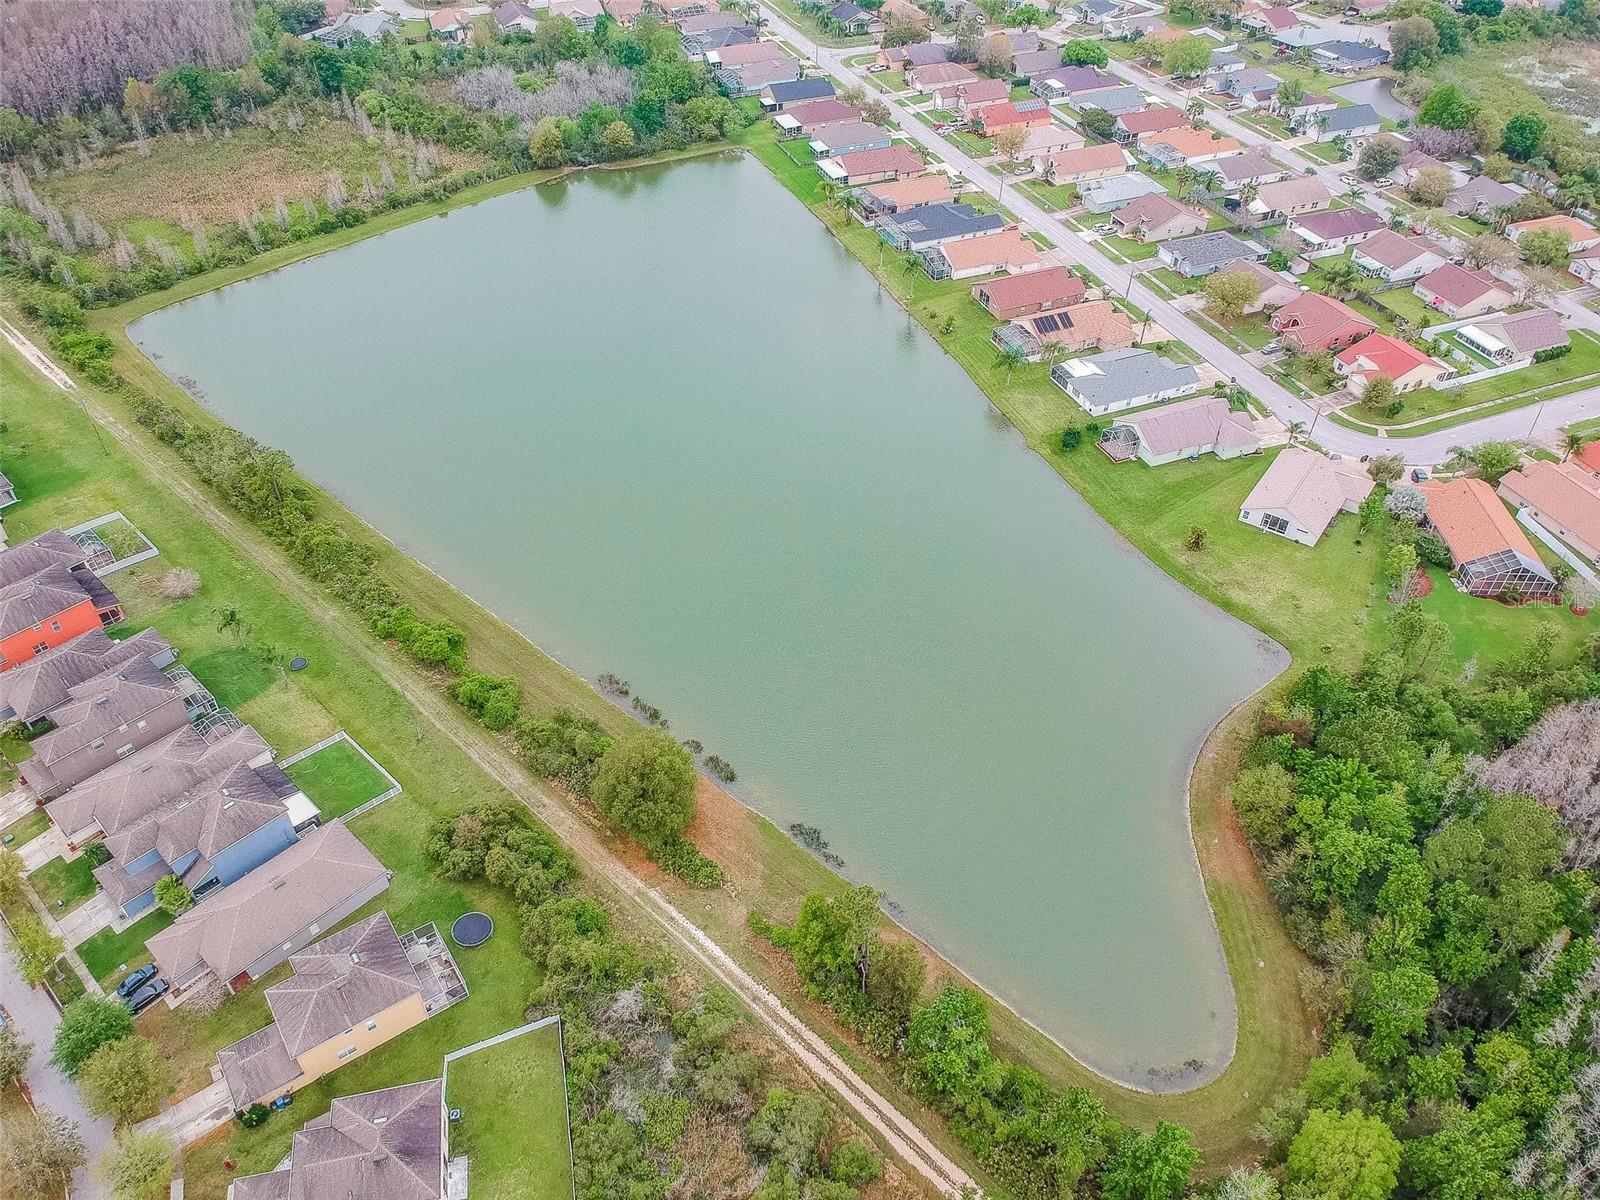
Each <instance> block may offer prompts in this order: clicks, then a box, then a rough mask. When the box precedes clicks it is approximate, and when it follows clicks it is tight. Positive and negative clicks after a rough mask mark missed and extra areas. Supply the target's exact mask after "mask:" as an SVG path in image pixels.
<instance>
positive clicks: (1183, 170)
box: [1175, 163, 1194, 196]
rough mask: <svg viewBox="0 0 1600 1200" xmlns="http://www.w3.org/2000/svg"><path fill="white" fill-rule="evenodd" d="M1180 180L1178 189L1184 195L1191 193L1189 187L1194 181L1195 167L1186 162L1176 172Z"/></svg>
mask: <svg viewBox="0 0 1600 1200" xmlns="http://www.w3.org/2000/svg"><path fill="white" fill-rule="evenodd" d="M1175 174H1176V176H1177V180H1178V190H1179V191H1180V192H1182V193H1183V194H1184V195H1186V196H1187V195H1188V194H1189V188H1190V186H1191V185H1192V184H1193V183H1194V168H1193V167H1191V166H1190V165H1189V164H1188V163H1184V164H1183V165H1182V166H1181V167H1179V168H1178V169H1177V171H1176V172H1175Z"/></svg>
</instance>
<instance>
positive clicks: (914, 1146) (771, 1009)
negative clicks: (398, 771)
mask: <svg viewBox="0 0 1600 1200" xmlns="http://www.w3.org/2000/svg"><path fill="white" fill-rule="evenodd" d="M0 334H3V335H4V336H5V339H6V340H7V341H8V342H9V343H11V345H12V346H14V347H15V348H16V349H17V351H18V352H19V353H21V354H22V355H23V357H24V358H26V359H27V360H28V361H29V362H30V363H31V364H33V365H34V366H35V367H36V368H38V370H39V371H40V372H41V373H42V374H44V375H45V377H46V378H48V379H49V380H50V381H51V382H52V383H54V384H55V385H56V386H57V387H59V388H61V389H62V390H63V391H65V392H69V393H71V394H72V395H73V396H74V398H76V399H77V400H78V401H79V403H80V404H82V405H83V406H84V409H85V411H87V412H88V413H90V415H91V416H92V417H93V418H94V420H95V422H96V423H97V424H99V425H100V427H101V428H102V429H104V430H105V431H106V432H107V433H109V434H110V435H111V436H112V437H113V438H115V439H116V441H117V442H118V443H119V444H120V445H121V446H122V448H123V449H124V450H125V451H126V452H127V453H128V454H129V455H130V456H131V457H133V458H134V459H136V460H137V461H138V462H139V463H140V464H141V465H142V466H143V467H145V468H146V469H147V470H148V471H150V472H151V474H152V475H154V476H156V477H157V478H160V479H162V480H163V481H164V482H165V483H166V484H167V485H168V486H169V487H170V488H171V489H172V490H173V491H174V492H175V493H177V494H178V495H179V496H181V497H182V498H183V499H184V500H185V501H186V502H187V503H189V504H190V505H192V506H193V507H194V509H195V510H196V511H197V512H199V513H200V514H202V515H203V516H204V517H205V518H206V519H207V520H209V521H210V522H211V523H212V524H213V525H214V526H215V527H216V528H217V529H218V530H219V531H220V532H221V533H222V534H223V535H224V536H225V537H226V538H228V540H229V541H231V542H233V543H234V545H236V546H237V547H239V548H240V549H241V550H244V551H245V552H246V553H248V554H249V556H250V558H251V559H252V560H253V561H254V562H255V563H256V565H257V566H258V567H259V568H260V569H261V570H262V571H264V572H265V573H266V574H267V575H268V576H270V577H271V578H272V579H273V581H274V582H275V583H276V584H277V585H278V586H279V587H280V588H281V589H282V591H283V592H284V593H285V594H287V595H292V596H294V597H295V598H296V599H297V600H298V601H300V603H302V604H303V605H304V606H305V607H306V608H307V609H308V610H310V611H312V612H314V613H316V614H317V616H319V617H320V618H321V619H322V620H323V622H324V623H325V624H326V625H328V626H329V627H330V629H332V630H333V632H334V633H335V634H336V635H337V636H338V638H339V639H340V640H341V641H342V642H344V643H345V645H347V646H348V647H349V648H350V649H351V651H353V652H354V653H356V654H358V655H360V656H361V658H363V659H364V660H365V661H366V662H368V663H369V664H370V665H371V666H372V668H373V669H374V670H375V671H377V672H378V674H379V675H381V676H382V677H383V678H384V680H385V681H386V682H388V683H389V684H390V685H391V686H392V687H394V688H395V690H396V691H398V692H400V693H401V694H402V695H404V696H405V697H406V698H407V699H408V700H410V701H411V703H412V705H413V706H414V707H415V708H416V709H417V711H418V712H420V713H422V714H423V715H424V716H426V717H427V718H428V720H429V721H430V722H432V723H433V725H434V726H435V727H436V728H437V729H438V730H439V732H440V733H442V734H443V735H444V736H445V737H447V738H449V739H450V740H451V741H452V742H453V743H455V745H456V746H457V747H459V748H460V749H461V750H462V751H463V752H464V753H466V754H467V755H468V756H469V757H471V759H472V760H473V761H474V762H475V763H476V764H477V765H478V766H479V767H480V768H482V770H483V771H484V772H485V773H486V774H488V775H489V776H490V777H491V778H493V779H495V780H496V781H497V782H499V783H500V784H501V785H502V786H503V787H504V788H505V789H506V790H507V791H509V792H510V793H511V794H512V795H514V796H516V797H517V798H518V799H520V800H521V801H522V802H523V803H524V804H526V805H527V806H528V807H529V808H530V809H531V810H532V811H533V812H534V814H535V815H537V816H538V817H539V819H540V820H541V821H543V822H545V824H547V825H548V826H549V827H550V828H551V829H552V830H553V831H554V832H555V834H556V836H558V837H559V838H560V839H561V840H562V842H564V843H565V844H566V846H567V847H568V848H569V849H571V850H572V852H573V853H574V854H576V855H577V856H578V857H579V858H580V859H582V860H583V862H584V864H585V865H586V866H587V867H588V868H589V869H590V870H591V871H592V872H594V873H595V874H597V875H599V876H602V877H604V878H605V879H606V880H607V881H608V882H609V883H610V884H611V885H612V886H613V887H614V888H616V890H617V891H618V892H619V893H620V894H621V895H622V896H624V897H625V898H627V899H628V900H629V901H631V902H632V903H633V904H634V905H636V906H637V907H638V908H639V909H640V910H641V911H642V912H643V913H644V915H645V916H647V917H648V918H649V919H650V920H651V921H652V922H653V923H654V924H655V925H656V926H657V927H658V928H660V929H661V930H662V931H663V932H664V933H665V934H666V935H667V936H668V937H669V938H671V939H672V941H673V942H675V943H676V944H677V945H678V947H679V948H680V949H681V950H682V952H683V953H685V954H686V955H688V956H689V957H690V958H691V959H693V960H694V961H695V962H697V963H699V964H700V966H701V967H702V968H703V969H704V970H705V971H707V972H708V973H709V974H710V975H711V976H712V977H713V978H715V979H716V980H717V981H718V982H720V983H721V984H722V985H723V986H725V987H727V988H728V989H729V990H730V991H732V992H734V993H735V994H737V995H738V996H739V997H740V998H741V999H742V1000H743V1001H744V1002H745V1004H746V1005H747V1006H748V1007H749V1008H750V1010H751V1011H752V1012H753V1013H754V1014H755V1016H756V1019H757V1020H759V1021H760V1022H761V1023H762V1025H764V1026H765V1027H766V1028H767V1029H768V1030H769V1031H770V1032H771V1033H772V1034H773V1036H775V1037H776V1038H777V1039H778V1040H779V1041H780V1042H782V1043H783V1045H784V1046H785V1047H786V1048H787V1049H788V1050H789V1051H790V1052H791V1053H792V1054H793V1055H794V1056H795V1057H796V1058H797V1059H799V1060H800V1062H801V1063H802V1064H804V1066H805V1067H806V1069H807V1070H809V1071H810V1072H811V1073H812V1074H813V1075H815V1076H816V1077H817V1079H818V1080H819V1081H821V1082H822V1083H823V1084H824V1085H826V1086H827V1087H828V1088H830V1089H831V1090H832V1091H833V1092H834V1093H835V1094H837V1095H838V1096H839V1098H840V1099H841V1100H843V1101H844V1103H846V1104H848V1105H849V1106H850V1107H851V1108H852V1109H853V1110H855V1112H856V1113H857V1115H858V1116H859V1117H860V1118H861V1120H863V1121H864V1122H866V1123H867V1124H868V1125H869V1126H871V1128H872V1129H873V1130H875V1131H876V1132H877V1133H878V1134H879V1136H881V1137H882V1138H883V1139H884V1141H885V1143H886V1144H887V1145H888V1146H889V1148H890V1149H891V1150H892V1151H893V1152H894V1154H895V1155H896V1157H898V1158H899V1159H900V1160H901V1161H902V1162H904V1163H905V1164H906V1166H907V1167H909V1168H910V1169H911V1170H912V1171H914V1172H915V1173H916V1174H917V1175H920V1176H921V1177H922V1178H923V1179H925V1180H927V1181H928V1182H929V1183H930V1184H932V1185H933V1186H934V1187H935V1188H937V1189H938V1190H939V1191H940V1192H941V1193H943V1194H945V1195H958V1194H960V1193H961V1192H962V1190H963V1189H969V1188H970V1189H974V1190H975V1189H976V1183H975V1182H974V1180H973V1179H972V1177H971V1176H970V1175H968V1174H967V1173H966V1172H965V1171H963V1170H962V1169H961V1168H960V1167H959V1166H958V1165H956V1164H955V1163H954V1162H952V1161H951V1160H950V1159H949V1158H948V1157H946V1155H945V1154H944V1152H943V1151H942V1150H940V1149H939V1147H938V1146H937V1145H935V1144H934V1143H933V1141H932V1140H931V1139H929V1138H928V1137H927V1136H926V1135H925V1134H924V1133H923V1132H922V1130H920V1129H919V1128H917V1126H916V1124H915V1122H913V1121H912V1120H911V1119H910V1118H908V1117H907V1116H905V1114H904V1113H902V1112H900V1110H899V1109H897V1108H896V1107H895V1106H894V1105H893V1104H891V1103H890V1102H889V1101H888V1100H886V1099H885V1098H884V1097H883V1096H881V1095H880V1094H879V1093H878V1092H877V1091H876V1090H875V1089H873V1088H872V1087H871V1086H870V1085H869V1084H868V1083H867V1082H866V1081H865V1080H864V1079H862V1078H861V1076H860V1075H858V1074H857V1073H856V1072H855V1070H854V1069H853V1068H851V1067H850V1065H849V1064H848V1063H846V1062H845V1061H844V1060H843V1059H842V1058H841V1057H840V1056H839V1055H838V1054H837V1053H836V1052H835V1051H834V1049H833V1048H832V1047H831V1046H830V1045H828V1043H827V1041H826V1040H825V1039H824V1038H823V1037H822V1036H821V1035H820V1034H818V1033H816V1032H815V1031H814V1030H812V1029H811V1028H810V1027H809V1026H808V1025H806V1023H805V1022H804V1021H803V1020H802V1019H801V1018H800V1017H798V1016H796V1015H795V1014H794V1013H792V1012H790V1011H789V1009H788V1008H786V1007H785V1006H784V1004H783V1002H782V1001H781V1000H779V999H778V997H777V996H775V995H773V993H772V992H770V991H769V990H768V989H767V988H765V987H763V986H762V985H761V984H760V983H759V982H757V981H756V980H755V979H754V978H753V977H752V976H751V975H750V974H749V973H748V972H746V971H745V970H744V968H743V967H741V966H739V964H738V963H736V962H735V961H734V960H733V959H732V958H731V957H729V956H728V954H727V953H726V952H725V951H724V950H723V949H722V948H721V947H720V946H718V945H717V944H716V943H715V942H713V941H712V940H711V938H710V937H709V936H707V935H706V934H705V933H704V932H702V931H701V930H700V929H698V928H697V927H696V926H695V925H694V924H693V923H692V922H691V921H689V919H688V918H687V917H685V916H684V915H683V914H682V913H680V912H679V911H678V910H677V909H676V908H674V907H673V906H672V905H671V904H670V903H668V902H667V901H666V899H664V898H663V897H662V896H661V894H660V893H659V892H657V891H656V890H655V889H653V888H651V887H649V886H648V885H646V884H645V883H644V882H643V881H642V880H640V879H638V878H637V877H636V876H635V875H634V874H633V873H632V871H630V870H629V869H628V868H627V867H626V866H625V865H623V864H622V863H621V862H620V861H619V860H618V859H617V858H616V856H615V855H613V854H612V853H611V851H610V850H609V849H607V848H606V847H605V846H604V845H602V844H601V842H600V841H599V839H598V838H597V837H596V835H595V833H594V831H593V830H592V829H590V828H589V827H588V826H587V825H586V824H584V822H583V821H582V820H580V819H579V818H578V817H577V816H576V815H575V814H574V813H572V812H571V811H570V810H569V809H567V808H566V807H565V806H564V805H563V804H561V803H560V801H559V800H557V799H556V798H555V797H554V796H552V795H551V794H550V793H549V792H548V791H547V790H546V789H545V788H544V787H542V786H541V785H539V784H537V783H535V782H534V781H533V780H532V779H530V778H529V777H528V775H527V773H526V771H525V770H524V769H523V768H522V766H521V765H520V764H519V763H517V762H516V761H515V760H514V759H513V758H511V756H510V755H509V754H507V753H506V752H505V751H503V750H501V749H500V748H499V747H498V746H496V745H494V744H492V743H488V742H486V741H485V740H484V739H482V738H480V737H478V736H477V735H476V734H475V733H473V732H472V731H471V730H470V729H467V728H465V727H464V726H463V718H462V717H461V716H460V715H459V713H458V712H457V711H456V710H455V709H454V708H453V707H452V706H450V705H449V704H448V703H447V702H446V701H445V700H443V699H442V698H441V697H440V696H439V695H437V694H436V693H435V692H434V691H432V690H431V689H430V688H428V687H426V686H423V685H421V684H419V682H418V680H416V679H415V678H413V677H412V675H411V673H410V672H409V671H408V670H407V669H405V668H404V667H402V666H400V665H399V664H397V663H396V662H394V661H393V660H392V659H391V658H390V657H389V656H388V655H387V654H385V653H384V652H382V650H381V649H380V648H379V646H378V645H377V643H375V642H373V641H372V639H370V638H368V637H365V636H361V635H358V634H356V633H353V632H352V631H351V629H350V627H349V622H348V619H347V617H346V616H345V614H344V612H343V610H342V609H339V608H337V607H335V606H334V605H333V603H332V602H331V601H329V600H328V599H327V597H326V596H324V595H322V594H321V593H320V592H318V591H316V590H315V589H313V588H312V587H311V586H310V585H309V584H307V583H306V582H305V581H304V580H303V579H302V578H301V577H300V575H299V574H298V573H296V572H295V571H294V570H293V569H292V568H290V567H289V566H287V565H286V564H285V563H284V562H283V561H282V558H281V556H280V553H279V551H278V549H277V548H276V547H275V546H272V545H271V544H270V543H268V542H267V541H266V540H265V539H264V538H262V537H261V536H260V535H259V534H257V533H256V532H255V530H253V529H250V528H249V527H247V526H245V525H244V524H242V523H241V522H239V521H238V520H236V519H235V518H234V517H233V516H232V515H231V514H230V513H228V512H226V511H225V510H224V509H222V508H221V507H220V506H219V505H217V504H216V503H215V502H213V500H212V499H211V497H210V496H209V495H208V494H206V493H205V492H203V491H202V490H201V489H200V488H199V487H198V486H196V485H195V484H192V483H191V482H190V481H189V480H188V479H186V478H184V477H183V476H182V475H179V474H177V473H176V472H174V471H172V470H171V469H170V467H169V466H168V464H166V463H164V462H163V461H162V460H161V459H160V458H159V457H158V456H157V455H156V454H155V453H154V452H153V451H152V450H151V449H150V448H149V446H148V445H146V444H145V441H144V439H143V437H142V436H141V435H139V434H138V433H136V432H134V431H133V430H130V429H128V428H127V427H126V426H124V425H123V424H122V423H121V421H120V420H118V418H117V417H116V416H115V415H114V414H113V413H112V412H111V411H110V410H108V409H106V408H105V407H104V406H103V405H101V404H100V403H99V402H98V400H97V399H95V398H94V397H92V396H90V395H89V394H88V393H86V392H84V391H81V390H79V389H78V388H77V386H76V384H75V383H74V382H73V381H72V379H71V378H70V377H69V376H68V375H67V374H66V373H65V372H64V371H62V370H61V369H60V368H59V367H58V366H57V365H56V364H55V363H54V362H53V361H52V360H51V359H50V357H49V356H48V355H47V354H45V353H44V352H43V351H42V350H40V349H39V348H38V347H37V346H36V345H34V344H33V343H32V342H31V341H30V340H29V339H28V338H27V337H26V336H25V335H24V334H23V333H22V332H21V331H20V330H18V329H17V328H16V327H15V326H14V325H12V324H10V323H9V322H8V321H6V320H5V319H4V318H0Z"/></svg>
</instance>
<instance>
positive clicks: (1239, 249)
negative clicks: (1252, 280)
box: [1158, 229, 1267, 279]
mask: <svg viewBox="0 0 1600 1200" xmlns="http://www.w3.org/2000/svg"><path fill="white" fill-rule="evenodd" d="M1266 256H1267V251H1266V249H1265V248H1264V247H1262V246H1260V245H1257V244H1256V243H1255V242H1249V241H1245V240H1243V239H1242V238H1237V237H1235V236H1234V235H1233V234H1231V233H1228V232H1226V231H1225V230H1221V229H1218V230H1213V231H1212V232H1211V233H1199V234H1195V235H1194V236H1193V237H1186V238H1180V239H1178V240H1177V241H1173V242H1167V243H1165V244H1164V245H1163V246H1162V247H1161V249H1160V251H1159V252H1158V257H1159V258H1160V259H1161V261H1162V262H1163V263H1164V264H1165V265H1167V266H1169V267H1171V268H1172V269H1173V270H1174V271H1176V272H1177V273H1178V274H1180V275H1182V276H1184V277H1185V278H1186V279H1199V278H1202V277H1203V276H1206V275H1214V274H1216V273H1217V272H1218V271H1221V270H1224V269H1226V268H1228V267H1231V266H1233V265H1234V264H1235V263H1243V262H1260V261H1261V260H1262V259H1264V258H1265V257H1266Z"/></svg>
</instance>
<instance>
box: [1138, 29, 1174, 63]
mask: <svg viewBox="0 0 1600 1200" xmlns="http://www.w3.org/2000/svg"><path fill="white" fill-rule="evenodd" d="M1166 53H1167V43H1166V42H1163V41H1162V40H1161V39H1160V38H1158V37H1156V36H1155V35H1153V34H1149V33H1147V34H1145V35H1144V36H1143V37H1141V38H1140V39H1139V40H1138V41H1136V42H1134V43H1133V56H1134V57H1135V58H1137V59H1138V60H1139V61H1140V62H1142V63H1143V64H1144V65H1145V66H1147V67H1149V66H1154V65H1155V64H1156V63H1158V62H1160V61H1161V60H1162V58H1163V57H1164V56H1165V55H1166Z"/></svg>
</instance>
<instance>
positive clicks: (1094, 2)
mask: <svg viewBox="0 0 1600 1200" xmlns="http://www.w3.org/2000/svg"><path fill="white" fill-rule="evenodd" d="M1126 10H1127V5H1125V4H1123V3H1122V0H1079V2H1078V3H1077V4H1074V5H1071V6H1070V7H1068V9H1067V10H1066V17H1067V20H1068V21H1069V22H1074V23H1077V24H1080V25H1100V24H1103V23H1104V22H1106V21H1108V20H1110V19H1111V18H1112V17H1115V16H1119V15H1120V14H1122V13H1123V12H1125V11H1126Z"/></svg>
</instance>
